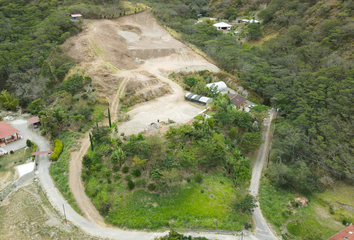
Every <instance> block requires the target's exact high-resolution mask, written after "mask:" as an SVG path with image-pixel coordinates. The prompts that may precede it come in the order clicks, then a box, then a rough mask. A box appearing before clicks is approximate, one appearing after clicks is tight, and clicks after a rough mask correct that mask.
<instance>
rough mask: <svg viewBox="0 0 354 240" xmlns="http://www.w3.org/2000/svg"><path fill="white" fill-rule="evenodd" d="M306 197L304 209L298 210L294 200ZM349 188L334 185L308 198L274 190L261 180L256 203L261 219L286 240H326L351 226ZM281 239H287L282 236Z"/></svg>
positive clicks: (285, 190) (351, 208)
mask: <svg viewBox="0 0 354 240" xmlns="http://www.w3.org/2000/svg"><path fill="white" fill-rule="evenodd" d="M303 196H307V197H308V198H309V199H310V201H309V203H308V206H306V207H302V206H301V204H299V203H297V202H295V198H298V197H303ZM353 199H354V194H353V191H352V186H348V185H346V184H345V183H341V182H338V183H336V184H335V185H334V186H333V187H332V188H331V189H327V190H326V191H324V192H318V193H314V194H312V195H310V196H308V195H303V194H299V193H298V192H296V191H294V190H293V189H282V188H277V187H274V186H273V185H272V183H271V181H270V180H269V179H267V178H265V177H263V179H262V181H261V185H260V189H259V203H260V206H261V209H262V213H263V215H264V216H265V217H266V219H267V220H268V221H269V222H270V223H271V224H272V225H273V226H274V229H276V231H277V232H278V233H281V232H283V233H288V234H289V235H290V236H289V239H300V238H301V239H323V240H326V239H328V238H329V237H331V236H332V235H334V234H336V233H337V232H339V231H341V230H342V229H344V228H345V227H346V224H347V223H349V224H350V223H352V222H354V212H353V207H352V206H354V201H353ZM283 237H284V239H288V238H287V237H286V235H285V234H283Z"/></svg>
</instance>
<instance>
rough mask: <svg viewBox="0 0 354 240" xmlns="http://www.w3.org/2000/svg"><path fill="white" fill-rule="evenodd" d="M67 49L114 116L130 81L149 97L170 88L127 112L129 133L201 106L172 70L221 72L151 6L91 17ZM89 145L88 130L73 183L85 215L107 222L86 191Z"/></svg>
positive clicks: (73, 166)
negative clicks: (122, 14) (124, 13)
mask: <svg viewBox="0 0 354 240" xmlns="http://www.w3.org/2000/svg"><path fill="white" fill-rule="evenodd" d="M63 49H64V51H66V52H67V53H68V54H69V55H71V56H72V57H73V58H74V59H76V61H77V63H78V67H77V68H76V69H75V70H74V71H77V70H82V71H84V72H85V74H87V75H89V76H90V77H91V78H92V84H93V86H96V90H97V92H98V93H99V94H100V96H101V97H102V98H105V99H106V100H107V101H108V102H109V104H110V107H111V116H112V120H113V121H115V120H116V119H117V113H118V109H119V108H120V106H119V99H120V98H122V97H123V98H124V97H125V93H124V92H125V89H126V86H129V84H133V83H134V84H137V83H139V82H140V83H141V84H140V85H141V86H142V85H143V88H141V89H139V90H138V91H137V93H136V94H143V93H144V95H143V96H144V97H145V96H147V97H150V96H161V94H159V93H160V92H166V93H167V92H168V93H169V94H167V95H165V96H163V97H159V98H157V99H154V100H150V101H147V102H144V103H140V104H139V105H137V106H135V109H134V108H133V109H132V110H131V111H130V112H128V114H130V115H131V116H132V117H131V119H130V121H128V122H124V123H122V124H120V126H119V132H125V134H127V135H130V134H133V133H138V132H141V131H143V130H144V128H145V127H146V126H147V125H149V124H150V123H152V122H156V121H157V119H159V120H160V121H166V122H167V120H168V118H169V119H173V120H174V121H175V122H176V123H177V124H179V123H180V124H181V123H186V122H188V121H189V120H190V119H192V118H193V117H195V116H196V115H197V114H198V113H199V112H200V111H201V109H200V108H199V107H196V106H193V105H192V104H190V103H188V102H186V101H184V91H183V89H182V88H181V87H180V86H179V85H178V84H177V83H175V82H173V81H171V80H169V79H168V78H167V76H168V75H169V74H170V73H172V72H173V71H174V72H178V71H195V70H210V71H219V69H218V68H217V67H216V66H215V65H213V64H211V63H209V62H208V61H206V60H205V59H204V58H203V57H201V56H200V55H198V54H196V53H195V52H193V51H192V50H191V49H190V48H188V47H187V46H185V45H184V44H183V43H181V42H179V41H177V40H176V39H174V38H173V37H172V36H170V34H169V33H168V31H166V30H165V29H164V28H163V27H161V26H159V25H158V24H157V22H156V20H155V19H154V17H153V16H152V15H151V13H150V12H149V11H146V12H143V13H139V14H135V15H130V16H125V17H121V18H118V19H116V20H106V19H105V20H94V21H87V22H86V23H85V30H84V31H83V32H82V33H80V34H79V35H78V36H76V37H73V38H71V39H69V40H68V41H67V42H66V43H65V44H64V46H63ZM137 85H139V84H137ZM161 87H163V90H161ZM145 93H147V95H146V94H145ZM152 98H153V97H152ZM88 147H89V140H88V135H87V136H86V137H85V138H84V139H83V140H82V141H81V148H80V151H77V152H73V153H72V155H71V156H72V157H71V161H70V171H69V186H70V188H71V191H72V193H73V195H74V197H75V199H76V201H77V203H78V205H79V206H80V208H81V210H82V211H83V213H84V215H85V217H86V218H87V219H88V220H90V221H91V222H95V223H97V224H99V225H100V226H104V225H105V224H104V222H103V218H102V217H101V216H100V215H99V214H98V212H97V210H96V209H95V207H94V206H93V205H92V203H91V201H90V199H89V198H88V197H87V196H86V194H85V191H84V188H83V185H82V182H81V174H80V173H81V168H82V164H81V160H82V157H83V155H84V154H86V152H87V149H88ZM78 173H79V174H78Z"/></svg>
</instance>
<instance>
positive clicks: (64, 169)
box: [49, 131, 82, 214]
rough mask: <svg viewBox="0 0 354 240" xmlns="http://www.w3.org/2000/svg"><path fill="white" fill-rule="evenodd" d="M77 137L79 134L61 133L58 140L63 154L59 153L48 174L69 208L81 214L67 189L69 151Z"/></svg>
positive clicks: (68, 188)
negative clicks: (60, 142) (62, 146)
mask: <svg viewBox="0 0 354 240" xmlns="http://www.w3.org/2000/svg"><path fill="white" fill-rule="evenodd" d="M77 137H80V134H79V133H73V132H69V131H65V132H62V134H61V136H60V140H61V141H62V143H63V145H64V148H63V152H62V153H61V155H60V158H59V159H58V160H57V161H56V162H55V163H53V164H51V165H50V167H49V173H50V175H51V177H52V178H53V180H54V182H55V186H56V187H57V188H58V190H59V192H60V193H61V194H62V195H63V197H64V198H65V199H66V200H67V201H68V203H69V204H70V206H71V207H72V208H73V209H74V210H75V211H76V212H78V213H79V214H82V212H81V210H80V208H79V207H78V206H77V204H76V200H75V198H74V196H73V195H72V193H71V191H70V187H69V160H70V149H72V148H75V146H73V145H74V144H75V143H76V141H75V138H77ZM76 147H77V146H76Z"/></svg>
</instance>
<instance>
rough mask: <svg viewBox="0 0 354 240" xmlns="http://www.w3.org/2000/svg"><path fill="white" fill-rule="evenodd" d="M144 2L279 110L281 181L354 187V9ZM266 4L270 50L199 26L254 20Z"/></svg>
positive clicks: (277, 172) (342, 5) (343, 5)
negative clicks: (231, 17) (218, 20)
mask: <svg viewBox="0 0 354 240" xmlns="http://www.w3.org/2000/svg"><path fill="white" fill-rule="evenodd" d="M143 2H145V3H146V4H148V5H150V6H152V7H153V9H154V10H155V15H156V16H157V18H158V19H159V20H160V21H161V22H162V23H163V24H165V25H166V26H168V27H170V28H172V29H174V30H175V31H177V32H178V33H179V34H181V39H182V40H184V41H187V42H190V43H192V44H194V45H196V46H197V47H199V48H200V49H202V50H203V51H204V52H205V53H206V54H208V55H209V56H210V57H211V58H212V59H214V60H215V61H216V62H217V64H218V65H219V66H220V67H222V68H223V69H224V70H226V71H228V72H230V73H232V74H235V75H238V77H239V79H240V80H241V81H242V85H243V86H244V87H246V88H248V89H250V90H254V91H255V92H256V93H258V94H259V95H261V96H262V98H263V103H264V104H266V105H269V106H274V107H276V108H278V109H279V115H280V116H281V118H280V120H279V119H278V120H279V121H278V126H277V129H276V131H275V137H274V147H273V151H272V159H273V162H274V165H273V167H272V170H271V171H269V174H270V175H271V176H272V178H273V180H275V181H276V182H277V183H278V184H279V185H281V186H289V187H290V186H291V187H293V188H295V189H297V190H299V191H303V192H311V191H312V190H315V189H317V188H318V186H321V187H324V185H326V186H327V184H328V181H331V180H329V179H330V178H336V179H346V180H349V181H350V182H353V180H354V159H353V133H354V132H353V124H354V119H353V111H354V108H353V105H352V102H353V92H354V70H353V50H352V49H353V41H352V39H353V37H354V19H353V17H352V16H353V11H354V7H353V6H354V4H353V1H333V2H327V1H291V0H287V1H255V2H253V3H249V2H246V1H230V0H224V1H212V2H209V1H202V0H201V1H168V2H166V1H143ZM262 4H263V5H264V4H266V5H267V8H266V9H264V10H263V11H261V12H260V13H259V15H258V17H259V18H261V19H262V20H263V21H262V24H261V28H260V31H261V32H262V35H263V36H267V35H272V34H275V33H276V35H275V36H276V37H273V38H271V39H270V40H268V41H264V42H263V43H262V44H255V45H254V46H252V45H250V44H249V43H247V42H246V43H244V42H243V41H240V40H239V39H238V38H237V37H234V36H232V35H229V34H222V33H221V32H220V31H217V30H216V28H215V27H213V26H211V25H210V24H208V23H207V22H206V21H204V22H200V23H196V22H197V21H196V19H197V16H196V15H197V14H198V13H201V14H203V16H220V17H225V18H227V16H228V15H227V13H228V12H230V11H231V12H232V11H235V12H234V14H235V15H236V16H246V15H248V13H249V12H251V11H254V10H257V9H258V8H259V6H261V5H262ZM230 9H231V10H230ZM300 170H301V171H300ZM298 172H301V173H302V175H301V176H300V175H298V174H295V173H298ZM299 186H301V187H299Z"/></svg>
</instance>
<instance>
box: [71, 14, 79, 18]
mask: <svg viewBox="0 0 354 240" xmlns="http://www.w3.org/2000/svg"><path fill="white" fill-rule="evenodd" d="M70 16H71V17H82V15H81V14H71V15H70Z"/></svg>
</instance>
